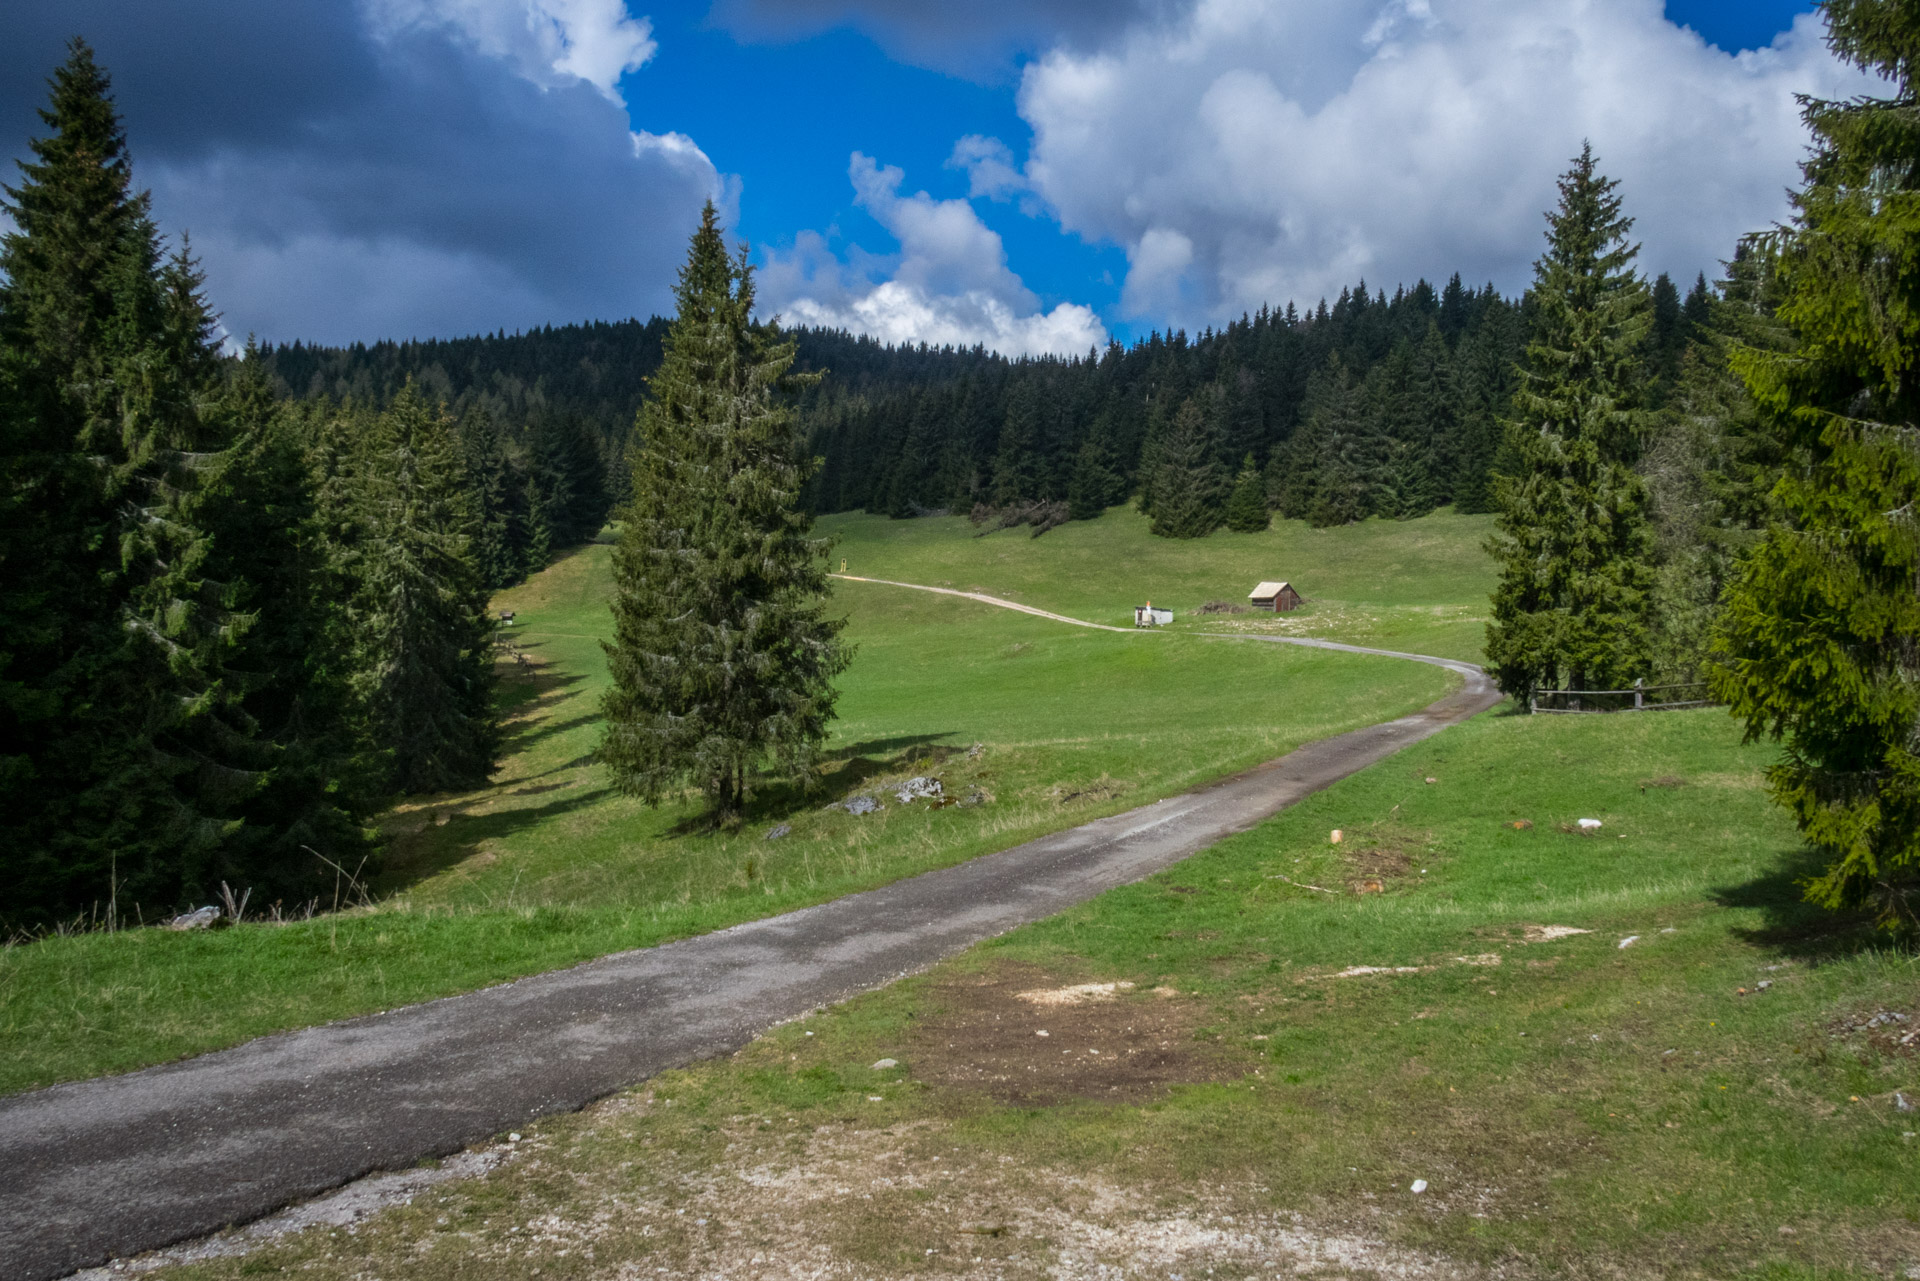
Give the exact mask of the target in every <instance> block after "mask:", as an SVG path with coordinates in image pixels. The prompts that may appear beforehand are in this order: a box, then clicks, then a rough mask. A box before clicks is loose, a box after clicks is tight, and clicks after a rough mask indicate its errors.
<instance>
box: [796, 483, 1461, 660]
mask: <svg viewBox="0 0 1920 1281" xmlns="http://www.w3.org/2000/svg"><path fill="white" fill-rule="evenodd" d="M820 527H821V529H822V531H824V532H826V533H831V534H834V535H837V536H838V537H839V538H840V540H841V541H840V546H839V548H838V549H837V550H836V551H835V553H834V557H835V561H836V568H837V562H838V561H839V560H842V559H844V560H845V561H846V562H847V571H848V572H849V573H852V574H861V575H866V576H868V577H873V578H892V579H898V580H902V581H906V582H914V583H927V584H930V585H932V586H936V587H957V588H961V589H963V590H968V591H987V592H992V593H993V594H995V595H998V596H1005V597H1007V598H1008V599H1010V600H1016V601H1019V602H1021V603H1022V604H1028V605H1039V606H1042V607H1044V608H1047V609H1052V610H1056V611H1058V612H1061V613H1066V614H1071V615H1073V616H1074V617H1076V618H1084V619H1087V620H1089V621H1091V622H1098V623H1109V624H1119V625H1129V624H1131V623H1132V622H1133V607H1134V606H1135V605H1138V604H1141V603H1142V602H1144V601H1147V600H1151V601H1153V603H1154V604H1156V605H1159V606H1162V607H1164V608H1170V609H1173V610H1174V611H1175V612H1176V618H1175V623H1174V627H1175V628H1176V629H1178V630H1192V629H1204V630H1212V631H1217V630H1222V629H1223V626H1224V629H1225V630H1257V631H1271V632H1278V633H1281V634H1290V635H1311V636H1325V637H1330V638H1332V639H1335V640H1343V641H1350V642H1353V643H1355V644H1363V645H1377V646H1382V647H1385V648H1388V649H1408V650H1414V651H1417V652H1419V653H1426V654H1440V655H1443V656H1445V657H1448V658H1465V659H1475V660H1477V659H1478V658H1479V657H1480V652H1481V648H1482V646H1483V645H1484V643H1485V639H1486V637H1485V632H1486V607H1487V598H1488V596H1489V594H1490V593H1491V592H1492V590H1493V580H1494V574H1493V563H1492V561H1491V560H1489V559H1488V558H1487V556H1486V554H1485V553H1484V552H1483V551H1482V550H1481V544H1482V543H1483V542H1484V541H1485V540H1486V538H1487V536H1488V535H1489V534H1490V533H1491V532H1492V529H1493V523H1492V517H1489V516H1459V515H1455V514H1454V513H1453V512H1452V511H1451V510H1450V509H1449V510H1446V511H1442V512H1439V513H1436V514H1435V515H1432V516H1428V517H1426V518H1424V519H1422V520H1416V521H1390V520H1369V521H1366V522H1363V523H1362V524H1359V525H1349V526H1346V527H1344V528H1340V529H1309V528H1307V526H1306V525H1305V524H1303V523H1301V522H1300V521H1275V522H1274V525H1273V528H1272V529H1270V530H1268V531H1267V532H1266V533H1263V534H1235V533H1231V532H1228V531H1224V530H1223V531H1221V532H1219V533H1217V534H1215V535H1213V536H1212V537H1211V538H1205V539H1199V540H1195V541H1181V540H1176V539H1167V538H1155V537H1153V536H1152V535H1150V534H1149V533H1148V532H1147V521H1146V520H1145V519H1144V518H1142V517H1141V516H1140V514H1139V513H1138V512H1136V511H1134V510H1132V509H1131V508H1117V509H1115V510H1113V511H1110V512H1108V513H1107V514H1106V515H1105V516H1103V517H1101V518H1100V519H1099V520H1097V521H1075V522H1072V523H1070V524H1067V525H1063V526H1061V527H1060V528H1058V529H1055V530H1051V531H1049V532H1048V533H1046V534H1043V535H1042V536H1040V537H1039V538H1034V537H1032V536H1031V531H1029V530H1026V529H1010V530H1001V531H999V532H997V533H993V534H989V535H987V536H985V537H979V538H976V537H974V536H973V535H974V534H975V533H977V532H978V531H976V530H975V529H974V528H973V527H972V526H971V525H969V524H968V523H967V522H966V521H965V520H963V519H961V518H959V517H944V518H937V519H926V520H912V521H889V520H887V519H886V518H884V517H879V516H858V515H844V516H833V517H829V518H828V519H826V520H823V521H821V522H820ZM1262 579H1285V580H1288V581H1291V582H1292V583H1293V584H1294V586H1295V587H1297V588H1298V589H1299V590H1300V592H1301V593H1302V594H1303V595H1304V596H1306V597H1307V599H1308V604H1307V605H1306V607H1305V608H1303V609H1301V610H1299V611H1297V612H1295V613H1293V614H1290V615H1286V616H1284V617H1281V618H1274V617H1273V616H1271V615H1269V616H1267V617H1266V618H1265V619H1264V620H1263V619H1260V618H1259V617H1258V616H1254V617H1246V616H1241V617H1237V618H1218V617H1209V618H1196V617H1194V616H1193V615H1192V614H1191V613H1190V611H1192V610H1194V609H1197V608H1198V607H1200V606H1201V605H1204V604H1206V603H1207V602H1209V601H1215V600H1224V601H1231V602H1235V603H1239V604H1245V602H1246V598H1247V593H1248V591H1249V590H1251V589H1252V587H1253V585H1254V584H1255V583H1257V582H1259V581H1261V580H1262Z"/></svg>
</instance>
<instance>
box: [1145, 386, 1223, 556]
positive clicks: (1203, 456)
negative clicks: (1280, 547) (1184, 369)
mask: <svg viewBox="0 0 1920 1281" xmlns="http://www.w3.org/2000/svg"><path fill="white" fill-rule="evenodd" d="M1201 401H1202V397H1201V396H1191V397H1188V399H1187V402H1186V403H1185V404H1183V405H1181V406H1180V410H1179V412H1178V413H1176V414H1174V416H1173V422H1172V424H1171V425H1170V426H1169V428H1168V430H1167V434H1166V436H1165V437H1164V438H1163V439H1162V440H1161V442H1160V448H1159V451H1158V453H1159V462H1158V465H1157V466H1156V467H1155V468H1154V478H1153V524H1152V525H1151V526H1149V528H1150V529H1151V530H1152V532H1153V533H1155V534H1157V535H1159V536H1160V537H1161V538H1205V537H1206V536H1207V535H1208V534H1211V533H1212V532H1213V531H1214V530H1216V529H1218V528H1219V527H1220V522H1221V521H1222V520H1224V519H1225V518H1226V506H1227V494H1228V487H1229V481H1228V480H1227V474H1226V469H1225V468H1224V467H1222V466H1221V465H1220V433H1219V430H1218V428H1217V427H1216V425H1215V423H1214V417H1213V414H1212V413H1210V412H1209V410H1210V409H1211V408H1212V406H1211V405H1203V404H1202V403H1201Z"/></svg>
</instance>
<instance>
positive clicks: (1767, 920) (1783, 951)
mask: <svg viewBox="0 0 1920 1281" xmlns="http://www.w3.org/2000/svg"><path fill="white" fill-rule="evenodd" d="M1822 870H1823V869H1822V866H1821V861H1820V855H1819V853H1818V852H1817V851H1815V850H1812V849H1808V848H1806V847H1804V846H1803V847H1801V848H1798V849H1790V850H1783V851H1782V852H1781V853H1780V854H1779V855H1778V856H1777V857H1776V858H1775V860H1774V864H1773V866H1772V867H1771V868H1769V869H1768V870H1766V871H1765V872H1762V873H1761V874H1760V875H1759V876H1756V877H1754V878H1753V879H1752V880H1750V881H1746V882H1744V883H1742V884H1739V885H1723V886H1720V887H1718V888H1716V889H1713V890H1711V891H1709V894H1710V896H1711V897H1712V899H1713V901H1714V902H1715V903H1717V904H1719V905H1720V906H1721V907H1731V908H1746V909H1748V910H1750V911H1758V912H1759V913H1760V924H1759V925H1757V926H1753V927H1745V926H1740V927H1735V929H1734V930H1733V934H1734V936H1735V937H1736V938H1739V939H1743V940H1744V941H1746V942H1747V943H1750V944H1752V945H1753V946H1754V947H1756V948H1759V949H1761V950H1763V951H1767V952H1771V953H1774V954H1775V955H1777V956H1781V957H1786V958H1790V959H1792V960H1796V961H1802V962H1805V963H1808V964H1815V965H1817V964H1820V963H1822V962H1826V961H1837V960H1840V959H1842V958H1845V957H1849V956H1854V955H1857V954H1858V953H1861V952H1865V951H1872V950H1877V949H1883V948H1885V947H1887V946H1888V945H1889V944H1891V943H1893V942H1894V937H1893V936H1892V935H1889V934H1888V933H1887V932H1886V931H1884V930H1881V929H1879V928H1878V927H1876V926H1875V925H1874V921H1873V915H1872V913H1871V912H1868V911H1865V910H1849V911H1838V912H1836V911H1831V910H1829V909H1827V908H1824V907H1819V906H1817V905H1815V904H1812V903H1809V902H1807V900H1806V897H1805V892H1804V889H1803V887H1804V885H1805V884H1806V882H1807V881H1809V880H1811V879H1812V878H1814V877H1815V876H1818V875H1819V874H1820V872H1821V871H1822Z"/></svg>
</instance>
